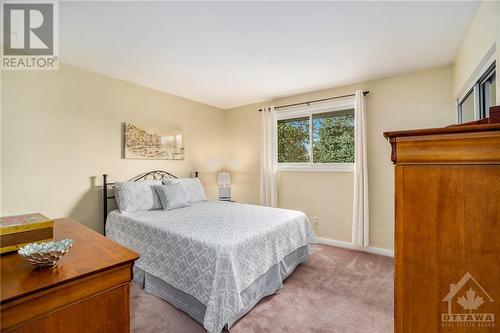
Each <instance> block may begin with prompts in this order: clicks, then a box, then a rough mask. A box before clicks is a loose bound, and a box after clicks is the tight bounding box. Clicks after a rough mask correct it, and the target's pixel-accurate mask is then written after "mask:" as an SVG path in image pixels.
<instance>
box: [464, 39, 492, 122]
mask: <svg viewBox="0 0 500 333" xmlns="http://www.w3.org/2000/svg"><path fill="white" fill-rule="evenodd" d="M495 51H496V49H495V47H494V46H493V47H492V48H490V50H489V51H488V52H487V54H486V55H485V57H484V58H483V60H482V61H481V63H480V64H479V65H478V66H477V68H476V69H475V70H474V72H473V73H472V75H471V76H470V78H469V79H468V80H467V82H466V83H465V85H464V86H463V87H462V89H461V90H460V92H459V93H458V95H457V98H456V120H457V124H462V123H463V115H462V103H463V102H464V101H465V100H466V99H467V97H468V96H469V94H470V93H472V94H473V97H474V119H473V121H476V120H480V119H483V118H486V117H488V116H489V108H487V107H486V103H485V102H486V101H485V95H486V94H485V91H484V89H485V85H484V83H485V82H486V81H488V80H489V79H490V78H491V76H492V75H496V52H495ZM497 102H498V101H497Z"/></svg>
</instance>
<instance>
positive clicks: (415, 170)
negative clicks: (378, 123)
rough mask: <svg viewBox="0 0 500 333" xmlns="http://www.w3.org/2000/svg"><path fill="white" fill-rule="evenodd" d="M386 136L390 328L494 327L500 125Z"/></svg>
mask: <svg viewBox="0 0 500 333" xmlns="http://www.w3.org/2000/svg"><path fill="white" fill-rule="evenodd" d="M384 136H385V137H386V138H388V139H389V141H390V143H391V145H392V161H393V162H394V163H395V193H396V226H395V230H396V244H395V318H396V324H395V327H396V332H415V333H423V332H429V333H433V332H457V333H458V332H500V321H499V320H500V204H499V203H500V124H495V125H475V126H463V127H458V126H457V127H446V128H438V129H424V130H412V131H400V132H387V133H384Z"/></svg>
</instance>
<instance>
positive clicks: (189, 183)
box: [165, 178, 207, 202]
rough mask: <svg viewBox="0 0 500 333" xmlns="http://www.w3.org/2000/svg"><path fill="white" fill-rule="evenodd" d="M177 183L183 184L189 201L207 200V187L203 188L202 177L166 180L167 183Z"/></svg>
mask: <svg viewBox="0 0 500 333" xmlns="http://www.w3.org/2000/svg"><path fill="white" fill-rule="evenodd" d="M175 183H180V184H182V186H183V187H184V191H186V195H187V198H188V201H189V202H201V201H207V196H206V194H205V189H204V188H203V184H202V183H201V181H200V178H176V179H167V180H165V184H175Z"/></svg>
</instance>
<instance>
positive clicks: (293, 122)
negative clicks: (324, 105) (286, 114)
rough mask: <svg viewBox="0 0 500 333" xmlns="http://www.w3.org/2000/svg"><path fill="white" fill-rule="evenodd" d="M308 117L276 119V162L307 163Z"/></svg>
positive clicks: (308, 148) (308, 155)
mask: <svg viewBox="0 0 500 333" xmlns="http://www.w3.org/2000/svg"><path fill="white" fill-rule="evenodd" d="M309 126H310V124H309V117H300V118H292V119H282V120H278V163H309V161H310V141H309Z"/></svg>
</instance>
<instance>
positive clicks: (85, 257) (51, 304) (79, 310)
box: [0, 218, 139, 333]
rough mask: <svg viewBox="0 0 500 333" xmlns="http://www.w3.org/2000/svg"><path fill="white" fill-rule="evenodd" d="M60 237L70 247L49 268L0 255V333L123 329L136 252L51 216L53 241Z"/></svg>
mask: <svg viewBox="0 0 500 333" xmlns="http://www.w3.org/2000/svg"><path fill="white" fill-rule="evenodd" d="M65 238H71V239H73V240H74V244H73V247H72V248H71V250H70V251H69V252H68V253H67V254H66V255H65V256H64V257H63V258H62V259H61V261H60V262H59V264H58V265H57V266H56V267H53V268H49V269H35V268H34V267H33V266H31V265H30V264H28V263H26V262H24V261H23V260H22V259H21V257H19V255H18V254H17V253H11V254H7V255H3V256H1V257H0V270H1V292H2V294H1V303H0V304H1V313H0V315H1V324H0V327H1V331H2V332H51V333H54V332H129V331H130V280H131V279H132V266H133V264H134V261H135V260H136V259H138V258H139V255H138V254H137V253H135V252H133V251H131V250H128V249H126V248H124V247H123V246H121V245H119V244H117V243H115V242H113V241H111V240H109V239H107V238H105V237H104V236H102V235H100V234H98V233H96V232H95V231H93V230H90V229H89V228H87V227H85V226H83V225H81V224H79V223H77V222H75V221H73V220H71V219H69V218H62V219H56V220H54V239H55V240H61V239H65Z"/></svg>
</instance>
